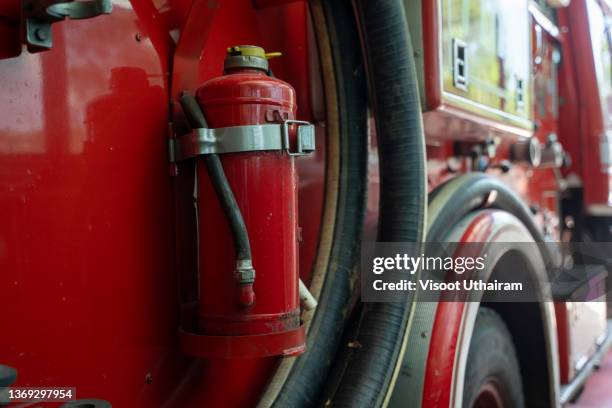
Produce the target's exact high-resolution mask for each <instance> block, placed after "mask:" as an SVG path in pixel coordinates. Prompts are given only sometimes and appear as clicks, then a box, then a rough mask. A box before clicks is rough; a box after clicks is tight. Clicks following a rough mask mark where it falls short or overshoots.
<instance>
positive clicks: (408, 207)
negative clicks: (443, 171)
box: [324, 0, 427, 408]
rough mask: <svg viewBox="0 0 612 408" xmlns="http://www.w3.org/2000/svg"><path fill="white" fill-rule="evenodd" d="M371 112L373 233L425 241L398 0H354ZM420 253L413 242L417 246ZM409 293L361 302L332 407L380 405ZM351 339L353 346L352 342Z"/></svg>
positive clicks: (420, 140) (423, 197) (423, 189)
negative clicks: (375, 162)
mask: <svg viewBox="0 0 612 408" xmlns="http://www.w3.org/2000/svg"><path fill="white" fill-rule="evenodd" d="M355 6H356V11H357V17H358V19H359V21H360V27H361V33H362V36H363V46H364V48H365V57H366V61H367V72H368V79H369V84H370V99H371V102H372V107H373V110H374V113H375V118H376V136H377V141H378V149H379V163H380V214H379V233H378V240H379V241H381V242H412V243H417V244H418V245H416V246H417V247H420V245H421V244H422V243H423V241H424V231H425V219H426V212H427V182H426V156H425V137H424V133H423V124H422V112H421V103H420V96H419V89H418V84H417V74H416V66H415V61H414V54H413V49H412V43H411V39H410V33H409V31H408V21H407V17H406V13H405V10H404V2H403V1H402V0H382V1H368V0H358V1H356V2H355ZM417 251H418V252H419V253H420V248H417ZM412 300H413V299H412V298H408V299H406V301H405V302H397V303H372V304H367V305H362V307H361V310H360V312H359V316H358V317H357V318H356V319H355V320H354V321H353V322H352V323H351V325H350V327H349V328H348V332H349V333H350V334H349V338H348V340H349V341H348V342H347V344H352V345H353V346H352V347H351V346H348V347H347V349H350V350H347V349H345V350H344V352H348V354H349V356H348V357H347V358H346V359H345V361H338V362H337V364H336V367H335V368H334V371H335V372H336V373H338V372H340V376H341V380H340V381H339V383H338V385H337V386H336V387H335V390H332V391H331V393H330V394H331V395H327V396H325V397H324V398H325V401H326V402H327V401H329V403H330V404H331V405H332V406H334V407H351V408H353V407H364V408H366V407H367V408H371V407H379V406H382V405H383V404H384V401H385V398H386V397H387V393H388V391H389V389H390V387H391V385H392V383H393V377H394V375H395V373H396V370H397V369H398V361H399V359H400V356H401V348H402V344H403V341H404V336H405V332H406V327H407V324H408V315H409V312H410V309H411V305H412ZM355 345H357V347H355Z"/></svg>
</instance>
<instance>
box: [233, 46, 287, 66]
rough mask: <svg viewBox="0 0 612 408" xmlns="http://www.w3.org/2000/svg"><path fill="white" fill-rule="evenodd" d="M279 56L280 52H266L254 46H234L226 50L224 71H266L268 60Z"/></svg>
mask: <svg viewBox="0 0 612 408" xmlns="http://www.w3.org/2000/svg"><path fill="white" fill-rule="evenodd" d="M281 55H282V54H281V53H280V52H266V51H265V50H264V49H263V48H262V47H257V46H255V45H236V46H233V47H229V48H228V49H227V56H226V57H225V69H226V70H228V69H232V68H255V69H261V70H264V71H268V68H269V67H268V60H269V59H270V58H276V57H280V56H281Z"/></svg>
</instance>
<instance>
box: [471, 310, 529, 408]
mask: <svg viewBox="0 0 612 408" xmlns="http://www.w3.org/2000/svg"><path fill="white" fill-rule="evenodd" d="M467 361H468V363H467V367H466V373H465V385H464V391H463V406H464V407H466V408H468V407H470V408H521V407H524V406H525V401H524V397H523V385H522V381H521V373H520V367H519V363H518V359H517V357H516V350H515V348H514V344H513V342H512V337H511V335H510V332H509V331H508V328H507V327H506V324H505V323H504V321H503V320H502V318H501V317H500V316H499V315H498V314H497V313H496V312H495V311H494V310H492V309H490V308H487V307H481V308H480V310H479V311H478V316H477V317H476V324H475V326H474V333H473V335H472V341H471V343H470V350H469V354H468V359H467Z"/></svg>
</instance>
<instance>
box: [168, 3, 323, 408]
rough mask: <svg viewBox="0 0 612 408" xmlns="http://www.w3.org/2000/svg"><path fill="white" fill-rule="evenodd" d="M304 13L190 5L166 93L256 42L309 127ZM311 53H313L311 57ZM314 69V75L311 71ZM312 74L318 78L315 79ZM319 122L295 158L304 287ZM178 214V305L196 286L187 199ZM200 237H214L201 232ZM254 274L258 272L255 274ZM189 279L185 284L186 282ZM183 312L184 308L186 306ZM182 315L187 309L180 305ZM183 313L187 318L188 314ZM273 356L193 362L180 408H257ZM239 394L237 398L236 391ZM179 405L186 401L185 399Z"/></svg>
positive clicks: (183, 183) (196, 81)
mask: <svg viewBox="0 0 612 408" xmlns="http://www.w3.org/2000/svg"><path fill="white" fill-rule="evenodd" d="M307 21H308V15H307V7H306V3H305V2H303V1H300V2H294V3H291V4H287V5H283V6H279V7H269V8H266V9H263V10H256V9H255V8H254V6H253V3H252V2H251V1H248V0H232V1H223V2H210V1H208V0H195V1H193V6H192V7H191V12H190V13H189V16H188V17H187V18H186V20H185V22H184V24H183V25H182V31H181V38H180V40H179V42H178V44H177V51H176V54H175V57H174V70H173V77H172V91H171V95H172V96H173V98H176V96H177V95H179V93H180V92H181V91H183V90H195V89H196V88H197V87H198V86H200V85H201V84H202V83H203V82H205V81H206V80H208V79H211V78H213V77H216V76H218V75H219V67H221V66H222V65H223V59H224V57H225V53H226V48H227V47H228V46H231V45H235V44H259V45H261V46H263V47H264V48H265V49H267V50H270V51H280V52H282V53H283V56H282V57H281V58H276V59H273V60H271V61H270V64H271V68H272V70H273V72H274V75H275V76H276V77H277V78H279V79H282V80H285V81H286V82H289V83H290V84H291V85H292V86H293V87H294V88H295V90H296V93H297V105H298V106H299V110H298V112H297V116H298V119H301V120H308V121H310V122H315V120H314V118H312V117H311V116H310V115H311V113H310V112H312V110H311V108H310V107H311V106H313V104H314V103H315V102H313V100H312V99H311V88H314V87H316V86H317V85H316V81H313V79H312V78H316V75H318V73H317V71H316V70H317V67H316V63H315V62H314V61H312V60H311V55H312V54H311V53H312V49H313V47H315V46H316V45H315V44H313V43H312V42H311V41H310V39H309V38H308V29H307ZM315 55H316V51H315ZM312 64H315V65H314V71H312V69H313V67H312V66H311V65H312ZM312 72H315V73H316V75H315V76H314V77H313V76H312V75H313V74H312ZM316 123H317V150H316V152H315V153H314V154H313V155H311V156H310V157H307V158H302V159H300V160H298V163H297V168H298V173H299V186H298V191H299V194H298V195H299V197H300V200H301V202H300V203H299V205H298V207H299V208H298V210H299V218H298V219H299V226H300V232H301V233H300V236H299V238H300V246H299V251H300V255H299V270H300V275H301V277H302V279H304V281H305V282H308V281H309V277H310V273H311V269H312V265H313V261H314V256H315V255H316V249H317V245H318V234H319V226H320V220H321V213H322V204H323V192H324V185H323V183H322V180H324V179H325V144H326V143H325V126H324V125H325V123H324V118H319V120H318V121H317V122H316ZM189 174H193V169H191V173H190V172H189V169H184V168H183V169H181V170H180V173H179V177H178V178H177V179H178V180H177V183H176V184H177V189H178V192H177V196H179V195H180V196H181V197H189V194H191V193H192V192H193V180H191V181H190V177H189ZM179 205H180V206H181V207H180V208H181V211H180V213H179V214H178V222H177V238H178V240H179V243H178V245H177V251H178V252H177V253H178V254H180V259H178V262H179V265H180V266H179V267H178V269H177V270H178V271H179V272H180V273H181V275H182V277H181V278H182V280H183V281H186V283H184V284H182V285H181V286H182V288H183V289H182V294H183V296H184V295H185V294H188V295H189V296H191V297H187V298H185V297H183V301H191V302H192V301H193V299H194V297H193V296H195V295H197V293H193V291H192V290H190V287H193V286H194V285H197V281H194V280H193V279H192V277H191V276H192V275H194V274H195V267H194V265H195V252H194V249H195V248H193V247H192V246H191V243H192V242H194V240H193V232H194V231H192V230H191V231H190V230H189V229H188V228H187V229H186V228H185V227H184V226H185V225H191V226H193V225H194V218H193V214H192V213H190V210H192V209H193V205H192V203H191V201H185V202H183V203H179ZM201 233H210V234H213V235H214V234H215V232H214V231H212V232H208V231H206V229H202V230H201ZM258 272H259V271H258ZM185 278H187V279H185ZM185 306H186V305H185ZM185 308H186V309H187V307H185ZM188 314H189V313H188ZM277 364H278V358H252V359H235V360H218V359H217V360H215V359H210V360H205V361H202V363H199V362H197V363H196V362H194V365H193V367H194V371H193V374H190V375H189V380H188V381H187V387H188V388H189V390H190V393H192V394H190V395H191V399H190V400H189V403H187V402H184V403H185V405H184V406H198V404H199V405H201V404H202V402H201V401H203V400H204V399H205V401H206V405H207V406H226V407H245V406H253V405H254V404H256V402H257V400H258V398H259V395H260V394H261V392H262V390H263V389H264V387H265V386H266V385H267V383H268V380H269V377H270V375H271V374H272V373H273V372H274V370H275V369H276V366H277ZM237 390H240V392H237ZM184 401H185V400H184Z"/></svg>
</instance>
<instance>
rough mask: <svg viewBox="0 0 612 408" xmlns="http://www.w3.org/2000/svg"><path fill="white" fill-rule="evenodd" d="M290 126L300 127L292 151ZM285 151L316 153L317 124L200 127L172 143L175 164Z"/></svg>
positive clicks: (295, 123)
mask: <svg viewBox="0 0 612 408" xmlns="http://www.w3.org/2000/svg"><path fill="white" fill-rule="evenodd" d="M290 126H296V127H297V143H296V147H295V151H292V150H291V149H292V148H291V146H290V142H289V129H290ZM265 150H284V151H286V152H287V154H289V155H291V156H304V155H307V154H310V153H312V152H313V151H314V150H315V137H314V125H312V124H310V123H308V122H303V121H297V120H287V121H284V122H283V123H279V124H268V125H248V126H233V127H225V128H216V129H209V128H197V129H193V130H192V131H191V133H189V134H186V135H184V136H181V137H178V138H176V139H170V140H169V155H170V161H171V162H172V163H175V162H180V161H183V160H189V159H192V158H194V157H197V156H202V155H205V154H224V153H241V152H256V151H265Z"/></svg>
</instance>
